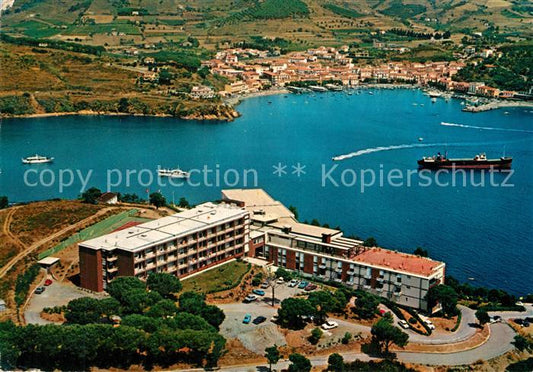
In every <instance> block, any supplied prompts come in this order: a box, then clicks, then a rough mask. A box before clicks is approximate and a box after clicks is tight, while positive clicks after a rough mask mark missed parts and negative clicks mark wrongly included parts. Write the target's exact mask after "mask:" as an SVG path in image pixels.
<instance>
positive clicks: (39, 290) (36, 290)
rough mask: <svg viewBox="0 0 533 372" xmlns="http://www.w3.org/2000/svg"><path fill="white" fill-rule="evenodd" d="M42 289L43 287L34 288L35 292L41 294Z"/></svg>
mask: <svg viewBox="0 0 533 372" xmlns="http://www.w3.org/2000/svg"><path fill="white" fill-rule="evenodd" d="M44 290H45V288H44V287H37V288H35V294H41V293H43V292H44Z"/></svg>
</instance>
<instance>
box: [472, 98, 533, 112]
mask: <svg viewBox="0 0 533 372" xmlns="http://www.w3.org/2000/svg"><path fill="white" fill-rule="evenodd" d="M505 107H533V101H509V100H503V101H491V102H489V103H485V104H483V105H480V106H469V107H468V108H465V109H463V111H464V112H471V113H477V112H484V111H491V110H498V109H501V108H505Z"/></svg>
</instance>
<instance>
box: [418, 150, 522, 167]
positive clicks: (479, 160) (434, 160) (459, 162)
mask: <svg viewBox="0 0 533 372" xmlns="http://www.w3.org/2000/svg"><path fill="white" fill-rule="evenodd" d="M512 162H513V158H511V157H505V156H502V157H501V158H499V159H487V156H486V155H485V154H484V153H482V154H479V155H476V156H475V157H474V158H472V159H467V158H464V159H448V157H447V156H446V155H442V154H441V153H440V152H439V153H438V154H437V155H434V156H428V157H423V158H422V159H421V160H418V162H417V163H418V165H419V167H420V168H423V169H511V163H512Z"/></svg>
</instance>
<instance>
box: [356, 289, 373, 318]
mask: <svg viewBox="0 0 533 372" xmlns="http://www.w3.org/2000/svg"><path fill="white" fill-rule="evenodd" d="M356 296H357V298H356V300H355V308H354V309H353V311H354V312H355V313H356V314H357V315H358V316H359V317H360V318H362V319H371V318H373V317H374V315H376V312H377V309H378V305H379V303H380V298H379V297H377V296H376V295H373V294H372V293H368V292H364V291H357V293H356Z"/></svg>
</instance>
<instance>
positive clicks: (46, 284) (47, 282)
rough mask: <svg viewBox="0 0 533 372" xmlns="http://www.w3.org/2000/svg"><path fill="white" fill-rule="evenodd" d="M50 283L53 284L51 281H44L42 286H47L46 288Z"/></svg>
mask: <svg viewBox="0 0 533 372" xmlns="http://www.w3.org/2000/svg"><path fill="white" fill-rule="evenodd" d="M52 283H53V281H52V279H46V280H45V281H44V285H45V286H47V287H48V286H49V285H51V284H52Z"/></svg>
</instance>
